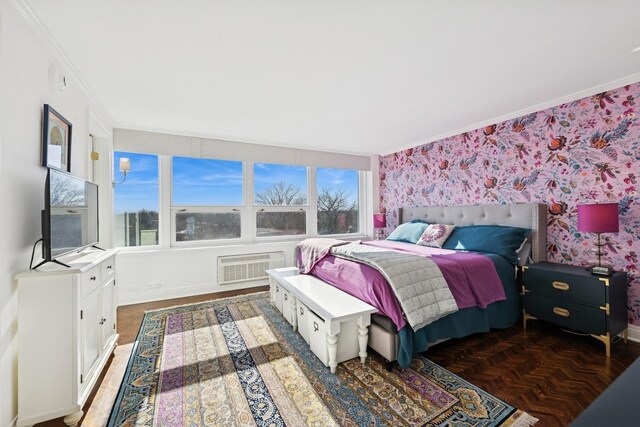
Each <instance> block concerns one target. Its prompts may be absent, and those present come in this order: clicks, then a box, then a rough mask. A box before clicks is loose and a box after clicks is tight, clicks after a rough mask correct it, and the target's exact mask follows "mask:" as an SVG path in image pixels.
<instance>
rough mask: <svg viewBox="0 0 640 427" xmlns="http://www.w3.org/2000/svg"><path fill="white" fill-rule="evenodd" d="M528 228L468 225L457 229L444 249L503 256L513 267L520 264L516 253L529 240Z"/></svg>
mask: <svg viewBox="0 0 640 427" xmlns="http://www.w3.org/2000/svg"><path fill="white" fill-rule="evenodd" d="M530 232H531V230H529V229H528V228H520V227H508V226H504V225H467V226H463V227H456V228H455V229H454V230H453V233H451V235H450V236H449V238H448V239H447V241H446V242H444V245H442V247H443V248H444V249H463V250H467V251H477V252H490V253H494V254H498V255H502V256H503V257H505V258H506V259H507V260H509V262H510V263H511V264H513V265H516V264H518V255H517V253H516V251H517V250H518V249H520V247H521V246H522V243H523V242H524V240H525V239H526V238H527V236H528V235H529V233H530Z"/></svg>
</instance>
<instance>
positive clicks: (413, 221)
mask: <svg viewBox="0 0 640 427" xmlns="http://www.w3.org/2000/svg"><path fill="white" fill-rule="evenodd" d="M411 222H412V223H416V222H421V223H423V224H429V225H431V224H433V223H432V222H427V221H425V220H424V219H414V220H412V221H411Z"/></svg>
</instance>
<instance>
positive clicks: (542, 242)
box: [369, 203, 547, 362]
mask: <svg viewBox="0 0 640 427" xmlns="http://www.w3.org/2000/svg"><path fill="white" fill-rule="evenodd" d="M398 219H399V221H398V222H399V223H400V224H402V223H405V222H411V221H413V220H416V219H421V220H424V221H427V222H431V223H438V224H455V225H460V226H462V225H508V226H513V227H524V228H530V229H531V234H530V236H529V241H530V242H531V246H532V247H531V258H532V259H533V261H534V262H540V261H545V260H546V253H547V248H546V246H547V206H546V205H544V204H541V203H527V204H511V205H483V206H431V207H412V208H400V212H399V216H398ZM399 345H400V340H399V337H398V334H397V333H393V332H391V331H388V330H387V329H385V328H383V327H382V326H380V325H379V324H377V323H375V320H374V323H371V326H370V327H369V347H371V348H372V349H373V350H375V351H376V352H378V353H380V355H382V356H383V357H384V358H385V359H387V360H388V361H389V362H393V361H395V360H397V358H398V348H399Z"/></svg>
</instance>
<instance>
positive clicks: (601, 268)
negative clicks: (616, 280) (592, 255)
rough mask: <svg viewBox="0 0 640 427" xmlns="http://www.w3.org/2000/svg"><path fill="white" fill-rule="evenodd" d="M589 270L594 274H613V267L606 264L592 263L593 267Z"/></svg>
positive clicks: (608, 275)
mask: <svg viewBox="0 0 640 427" xmlns="http://www.w3.org/2000/svg"><path fill="white" fill-rule="evenodd" d="M589 271H590V272H591V274H593V275H595V276H605V277H610V276H613V268H611V267H609V266H606V265H594V266H593V267H591V268H589Z"/></svg>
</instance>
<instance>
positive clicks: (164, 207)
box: [110, 150, 370, 252]
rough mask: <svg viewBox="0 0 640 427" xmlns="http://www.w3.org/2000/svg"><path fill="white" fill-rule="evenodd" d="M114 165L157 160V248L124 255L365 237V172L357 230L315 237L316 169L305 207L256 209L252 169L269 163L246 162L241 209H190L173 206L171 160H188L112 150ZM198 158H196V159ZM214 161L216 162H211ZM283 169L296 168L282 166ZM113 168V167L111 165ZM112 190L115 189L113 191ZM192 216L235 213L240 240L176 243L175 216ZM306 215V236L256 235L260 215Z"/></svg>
mask: <svg viewBox="0 0 640 427" xmlns="http://www.w3.org/2000/svg"><path fill="white" fill-rule="evenodd" d="M112 153H113V156H112V159H113V162H114V163H115V153H131V154H145V155H153V156H156V158H157V160H158V193H159V197H158V203H159V206H158V244H157V245H147V246H122V247H119V248H120V250H122V251H125V252H143V251H148V250H158V249H172V248H176V249H180V248H206V247H218V246H229V245H239V244H240V245H250V244H261V243H277V242H291V241H299V240H303V239H306V238H309V237H323V238H325V237H326V238H345V239H352V238H357V237H365V236H367V234H366V228H367V227H368V226H369V223H368V222H366V214H367V212H368V209H367V207H366V205H365V204H366V201H367V199H368V197H370V194H368V190H367V188H368V187H367V176H368V175H367V174H368V172H366V171H360V170H355V169H351V170H355V171H357V172H358V230H357V231H356V232H354V233H344V234H324V235H319V234H318V201H317V187H318V184H317V169H318V168H319V167H316V166H306V167H305V168H306V171H307V181H306V183H307V184H306V185H307V187H306V190H307V192H306V193H307V204H306V205H286V206H275V205H255V203H254V197H255V182H254V167H255V166H254V165H255V163H268V162H246V161H242V162H241V163H242V193H243V195H242V205H203V206H198V205H189V206H185V205H182V206H173V205H172V203H173V191H174V189H173V158H174V157H188V156H169V155H162V154H151V153H144V152H143V153H139V152H135V151H116V150H113V152H112ZM196 158H197V157H196ZM213 160H216V159H213ZM282 165H285V166H296V165H290V164H286V163H282ZM112 166H113V165H112ZM114 168H115V166H114V167H112V168H110V174H111V177H112V179H111V182H113V177H114ZM322 168H327V169H347V170H349V169H348V168H331V167H328V166H325V167H322ZM114 188H115V187H114ZM114 188H112V193H111V194H112V197H113V199H112V202H113V206H114V208H113V210H112V220H114V219H115V189H114ZM185 210H186V212H192V213H235V212H239V214H240V238H233V239H206V240H191V241H182V242H179V241H177V239H176V213H178V212H185ZM261 211H263V212H299V211H303V212H305V217H306V221H305V225H306V230H305V234H292V235H283V236H262V237H259V236H258V235H257V215H258V213H259V212H261ZM112 238H113V239H114V242H115V227H113V228H112Z"/></svg>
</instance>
